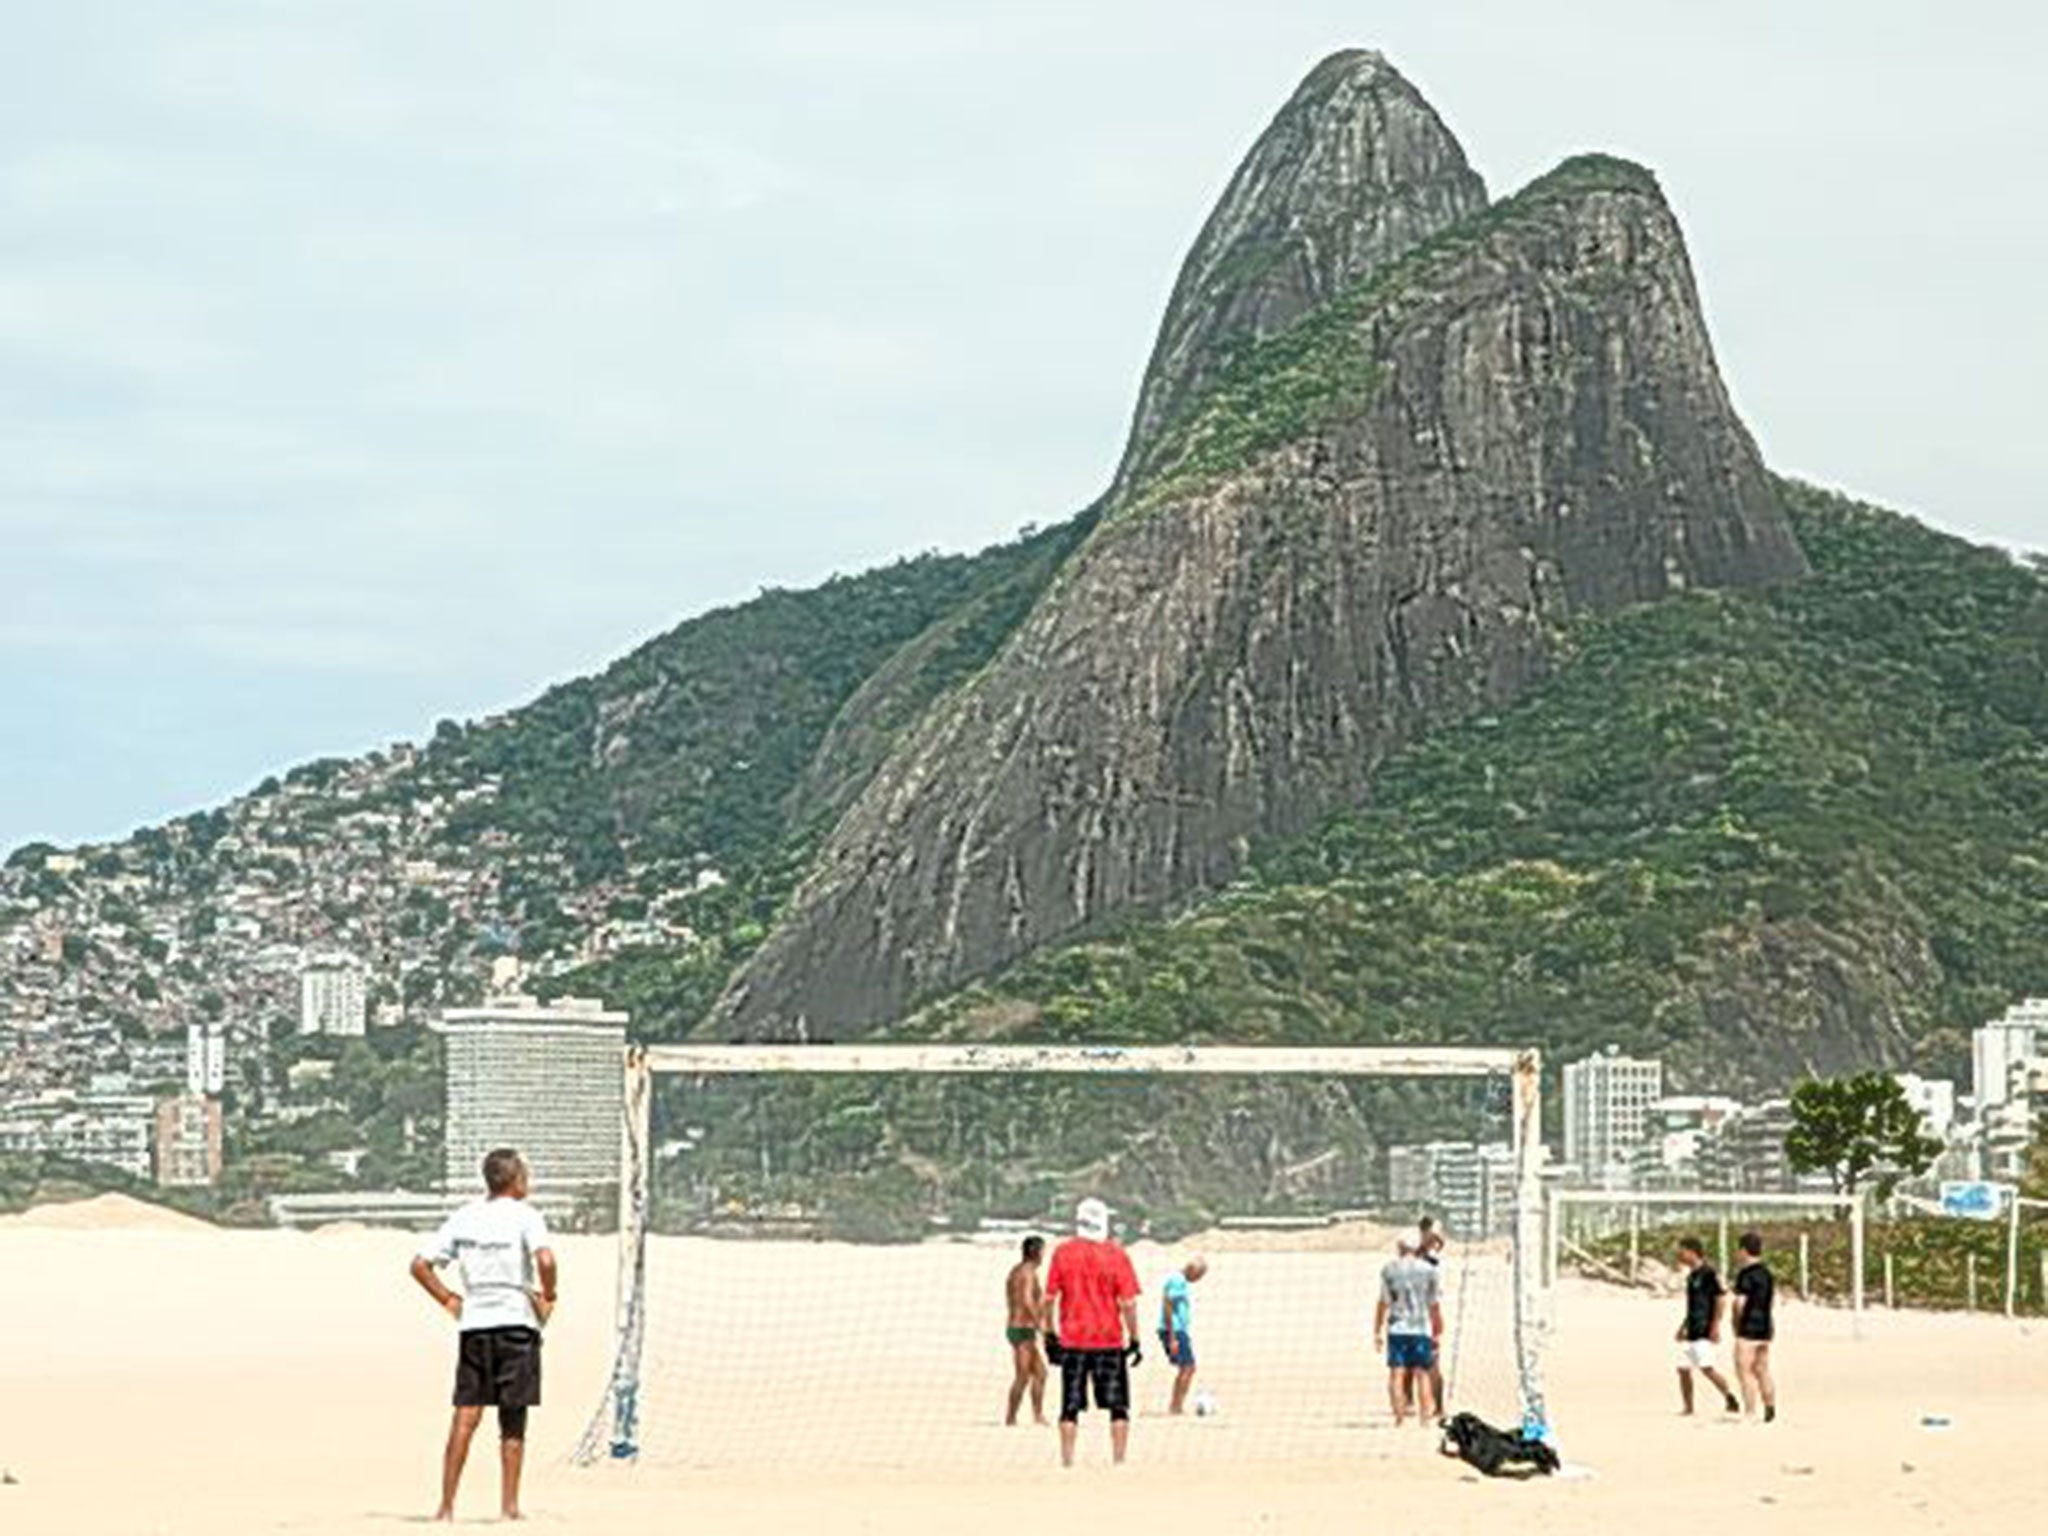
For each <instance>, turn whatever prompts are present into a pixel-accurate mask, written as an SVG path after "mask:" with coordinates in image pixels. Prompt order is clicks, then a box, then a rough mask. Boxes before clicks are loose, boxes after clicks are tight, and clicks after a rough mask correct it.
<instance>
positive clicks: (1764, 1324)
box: [1735, 1232, 1778, 1424]
mask: <svg viewBox="0 0 2048 1536" xmlns="http://www.w3.org/2000/svg"><path fill="white" fill-rule="evenodd" d="M1736 1249H1737V1253H1738V1257H1737V1259H1736V1262H1735V1379H1736V1380H1737V1381H1738V1382H1740V1383H1741V1384H1742V1411H1743V1412H1744V1413H1754V1412H1755V1411H1756V1405H1757V1403H1758V1402H1762V1404H1763V1405H1764V1422H1765V1423H1766V1424H1768V1423H1770V1422H1771V1421H1772V1420H1773V1419H1775V1418H1777V1416H1778V1390H1777V1388H1776V1387H1775V1386H1774V1385H1773V1384H1772V1382H1771V1340H1772V1338H1773V1337H1775V1335H1776V1333H1777V1328H1776V1326H1775V1324H1774V1322H1773V1320H1772V1317H1771V1303H1772V1301H1773V1300H1774V1299H1775V1297H1776V1292H1777V1283H1776V1282H1775V1281H1774V1280H1773V1279H1772V1278H1771V1270H1770V1266H1769V1265H1767V1264H1765V1263H1764V1240H1763V1238H1762V1237H1761V1236H1759V1235H1758V1234H1757V1233H1755V1232H1745V1233H1743V1234H1742V1241H1741V1242H1740V1243H1738V1244H1737V1245H1736Z"/></svg>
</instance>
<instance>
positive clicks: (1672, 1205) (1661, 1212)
mask: <svg viewBox="0 0 2048 1536" xmlns="http://www.w3.org/2000/svg"><path fill="white" fill-rule="evenodd" d="M1845 1216H1846V1218H1847V1223H1848V1233H1847V1242H1846V1244H1845V1247H1846V1255H1845V1259H1846V1263H1845V1266H1844V1269H1845V1275H1844V1280H1845V1285H1844V1292H1843V1294H1844V1298H1845V1300H1846V1301H1847V1303H1848V1306H1849V1308H1850V1311H1851V1312H1852V1313H1854V1314H1856V1315H1858V1316H1861V1314H1862V1313H1863V1311H1864V1307H1865V1302H1866V1296H1865V1290H1866V1277H1865V1261H1866V1254H1867V1250H1868V1240H1867V1237H1866V1230H1865V1229H1866V1222H1867V1211H1866V1207H1865V1202H1864V1201H1863V1199H1862V1198H1861V1197H1860V1196H1856V1195H1840V1194H1833V1193H1829V1192H1826V1191H1819V1190H1816V1191H1810V1192H1807V1191H1789V1192H1788V1191H1747V1190H1723V1189H1693V1190H1683V1189H1658V1190H1602V1189H1549V1190H1546V1191H1545V1192H1544V1200H1543V1265H1542V1279H1543V1283H1544V1284H1545V1285H1553V1284H1555V1283H1556V1281H1557V1278H1558V1276H1559V1275H1560V1274H1562V1273H1563V1271H1564V1264H1565V1259H1566V1257H1567V1254H1568V1252H1569V1253H1570V1254H1572V1255H1574V1256H1576V1257H1577V1258H1578V1259H1579V1260H1580V1261H1581V1263H1582V1265H1583V1266H1587V1267H1591V1268H1594V1269H1596V1270H1599V1269H1610V1270H1613V1271H1614V1272H1615V1273H1614V1274H1613V1275H1610V1276H1609V1278H1621V1279H1624V1280H1626V1281H1627V1282H1629V1283H1635V1282H1636V1281H1637V1279H1638V1278H1639V1275H1640V1272H1641V1261H1642V1254H1643V1243H1644V1240H1645V1238H1646V1237H1647V1238H1648V1239H1649V1240H1650V1241H1651V1243H1652V1245H1653V1246H1655V1244H1656V1243H1657V1242H1658V1241H1660V1240H1662V1239H1665V1238H1669V1237H1670V1236H1671V1235H1672V1234H1673V1232H1674V1231H1675V1230H1676V1229H1677V1228H1678V1227H1680V1226H1686V1227H1688V1229H1690V1228H1691V1227H1692V1226H1694V1225H1697V1226H1699V1227H1700V1228H1701V1229H1702V1231H1701V1232H1700V1233H1699V1234H1697V1235H1699V1236H1700V1237H1701V1240H1702V1241H1704V1242H1706V1243H1707V1244H1708V1254H1709V1257H1711V1258H1713V1259H1714V1261H1715V1262H1716V1263H1717V1264H1718V1265H1720V1266H1721V1267H1722V1268H1723V1269H1724V1270H1725V1269H1728V1268H1730V1267H1731V1258H1732V1254H1731V1250H1730V1246H1729V1245H1730V1243H1731V1241H1732V1239H1731V1233H1733V1232H1734V1231H1735V1230H1736V1229H1737V1227H1738V1224H1739V1225H1742V1226H1756V1227H1759V1228H1762V1227H1764V1226H1767V1225H1772V1224H1776V1223H1786V1222H1789V1223H1794V1224H1797V1223H1798V1222H1799V1220H1800V1218H1801V1217H1818V1218H1825V1219H1828V1220H1832V1221H1840V1220H1842V1219H1843V1218H1844V1217H1845ZM1575 1218H1576V1219H1577V1226H1576V1230H1575ZM1600 1218H1604V1220H1602V1219H1600ZM1590 1241H1604V1242H1606V1243H1607V1244H1608V1245H1610V1246H1612V1247H1614V1249H1615V1254H1614V1262H1609V1261H1606V1260H1604V1259H1603V1258H1602V1257H1601V1256H1599V1255H1598V1254H1595V1253H1593V1252H1592V1251H1591V1250H1590V1248H1589V1246H1588V1245H1589V1242H1590ZM1797 1241H1798V1243H1799V1247H1798V1248H1797V1250H1796V1253H1797V1260H1796V1262H1797V1263H1798V1265H1799V1269H1798V1270H1797V1271H1795V1272H1794V1276H1796V1289H1797V1291H1798V1293H1800V1294H1801V1295H1802V1297H1804V1296H1805V1294H1806V1293H1807V1292H1809V1291H1810V1290H1812V1286H1811V1283H1810V1281H1809V1278H1808V1276H1807V1274H1806V1272H1805V1271H1806V1265H1807V1261H1808V1252H1807V1245H1806V1240H1805V1234H1803V1233H1802V1234H1798V1235H1797ZM1787 1257H1788V1258H1789V1257H1790V1256H1787ZM1788 1278H1794V1277H1788Z"/></svg>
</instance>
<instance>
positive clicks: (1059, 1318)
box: [1045, 1197, 1143, 1467]
mask: <svg viewBox="0 0 2048 1536" xmlns="http://www.w3.org/2000/svg"><path fill="white" fill-rule="evenodd" d="M1045 1302H1046V1307H1047V1317H1046V1334H1045V1339H1046V1354H1047V1356H1048V1357H1049V1358H1050V1359H1051V1360H1052V1363H1053V1364H1054V1365H1057V1366H1058V1367H1059V1368H1060V1464H1061V1465H1062V1466H1067V1467H1071V1466H1072V1465H1073V1464H1074V1444H1075V1442H1076V1441H1077V1440H1078V1439H1079V1438H1080V1433H1081V1414H1082V1412H1083V1411H1084V1410H1085V1409H1086V1408H1087V1406H1088V1399H1089V1396H1090V1395H1091V1393H1092V1395H1093V1396H1094V1399H1095V1406H1096V1407H1098V1408H1100V1409H1102V1410H1103V1411H1105V1412H1106V1413H1108V1415H1109V1447H1110V1454H1111V1456H1113V1457H1114V1458H1115V1459H1116V1460H1117V1461H1119V1462H1121V1461H1122V1460H1123V1459H1124V1454H1125V1452H1126V1451H1127V1450H1128V1449H1129V1447H1130V1440H1131V1367H1132V1366H1134V1365H1136V1364H1137V1363H1138V1362H1139V1360H1141V1359H1142V1358H1143V1351H1141V1350H1140V1349H1139V1347H1138V1275H1137V1271H1136V1270H1134V1269H1132V1268H1131V1256H1130V1255H1129V1254H1127V1253H1125V1252H1124V1251H1123V1249H1122V1248H1120V1247H1118V1246H1117V1245H1116V1244H1115V1243H1113V1242H1111V1241H1110V1238H1109V1207H1108V1206H1106V1205H1104V1204H1103V1203H1102V1202H1101V1201H1100V1200H1096V1199H1094V1198H1092V1197H1091V1198H1090V1199H1087V1200H1083V1201H1082V1202H1081V1203H1080V1204H1079V1205H1078V1206H1076V1207H1075V1209H1074V1235H1073V1236H1072V1237H1070V1238H1068V1239H1067V1240H1066V1241H1065V1242H1063V1243H1061V1244H1060V1245H1059V1247H1057V1248H1055V1249H1054V1250H1053V1251H1052V1265H1051V1267H1050V1268H1049V1269H1048V1270H1047V1271H1046V1276H1045Z"/></svg>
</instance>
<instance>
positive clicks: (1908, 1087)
mask: <svg viewBox="0 0 2048 1536" xmlns="http://www.w3.org/2000/svg"><path fill="white" fill-rule="evenodd" d="M1892 1081H1893V1082H1895V1083H1897V1084H1898V1085H1899V1086H1900V1087H1901V1088H1903V1089H1905V1091H1906V1102H1907V1103H1909V1104H1911V1105H1912V1106H1913V1108H1914V1109H1915V1110H1917V1111H1919V1114H1920V1129H1921V1130H1922V1131H1923V1132H1925V1133H1926V1134H1927V1135H1929V1136H1932V1137H1933V1138H1934V1139H1935V1140H1936V1141H1947V1140H1948V1133H1949V1130H1950V1128H1951V1127H1952V1126H1954V1124H1955V1123H1956V1085H1955V1084H1954V1083H1952V1082H1950V1081H1949V1080H1948V1079H1947V1078H1945V1077H1922V1076H1921V1075H1920V1074H1919V1073H1917V1072H1894V1073H1893V1074H1892Z"/></svg>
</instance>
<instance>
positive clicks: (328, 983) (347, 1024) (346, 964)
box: [299, 954, 370, 1036]
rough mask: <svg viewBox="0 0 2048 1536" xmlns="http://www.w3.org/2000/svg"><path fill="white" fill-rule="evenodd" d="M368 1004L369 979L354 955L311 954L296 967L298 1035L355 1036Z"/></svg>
mask: <svg viewBox="0 0 2048 1536" xmlns="http://www.w3.org/2000/svg"><path fill="white" fill-rule="evenodd" d="M369 1004H370V989H369V978H368V976H367V975H366V974H365V973H364V970H363V966H362V962H361V961H359V960H357V959H356V957H355V956H354V955H340V954H335V955H311V956H308V957H307V959H306V961H305V963H304V964H302V965H301V966H300V967H299V1033H300V1034H302V1035H347V1036H359V1035H361V1034H362V1033H363V1032H364V1028H365V1026H366V1025H367V1024H368V1022H369V1016H370V1011H369Z"/></svg>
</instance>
